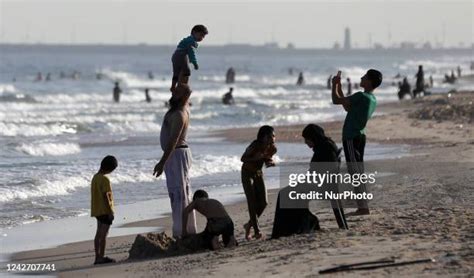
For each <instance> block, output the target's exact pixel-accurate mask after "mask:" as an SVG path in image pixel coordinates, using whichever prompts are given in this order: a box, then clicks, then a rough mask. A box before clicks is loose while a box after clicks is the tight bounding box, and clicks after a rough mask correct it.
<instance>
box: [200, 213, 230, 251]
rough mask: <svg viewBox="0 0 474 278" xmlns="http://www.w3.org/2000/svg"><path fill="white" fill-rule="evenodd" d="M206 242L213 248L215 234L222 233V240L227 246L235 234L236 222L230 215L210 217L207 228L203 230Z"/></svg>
mask: <svg viewBox="0 0 474 278" xmlns="http://www.w3.org/2000/svg"><path fill="white" fill-rule="evenodd" d="M203 235H204V238H205V241H206V244H208V245H209V247H210V248H212V244H211V241H212V239H213V238H214V237H215V236H220V235H222V241H223V242H224V245H225V246H227V244H229V241H230V239H231V237H232V236H234V222H232V219H230V217H222V218H208V219H207V225H206V229H204V232H203Z"/></svg>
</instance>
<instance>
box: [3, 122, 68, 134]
mask: <svg viewBox="0 0 474 278" xmlns="http://www.w3.org/2000/svg"><path fill="white" fill-rule="evenodd" d="M76 132H77V130H76V128H75V127H74V126H71V125H68V124H61V123H53V124H47V125H29V124H14V123H2V122H0V135H3V136H26V137H29V136H47V135H52V136H56V135H60V134H65V133H76Z"/></svg>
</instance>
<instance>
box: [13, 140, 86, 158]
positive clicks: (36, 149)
mask: <svg viewBox="0 0 474 278" xmlns="http://www.w3.org/2000/svg"><path fill="white" fill-rule="evenodd" d="M15 149H16V150H17V151H19V152H23V153H25V154H28V155H31V156H48V155H49V156H61V155H68V154H76V153H80V152H81V148H80V147H79V145H78V144H76V143H33V144H21V145H20V146H18V147H16V148H15Z"/></svg>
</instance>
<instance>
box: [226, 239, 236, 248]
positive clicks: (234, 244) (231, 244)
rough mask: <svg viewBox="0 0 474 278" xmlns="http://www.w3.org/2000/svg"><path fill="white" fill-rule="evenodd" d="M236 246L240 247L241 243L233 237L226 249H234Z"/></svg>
mask: <svg viewBox="0 0 474 278" xmlns="http://www.w3.org/2000/svg"><path fill="white" fill-rule="evenodd" d="M234 246H239V243H238V242H237V240H236V239H235V237H231V238H230V240H229V242H228V243H227V245H226V246H225V247H234Z"/></svg>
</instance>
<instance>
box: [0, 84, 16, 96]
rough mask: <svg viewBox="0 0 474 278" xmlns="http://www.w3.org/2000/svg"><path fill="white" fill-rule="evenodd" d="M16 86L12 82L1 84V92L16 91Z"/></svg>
mask: <svg viewBox="0 0 474 278" xmlns="http://www.w3.org/2000/svg"><path fill="white" fill-rule="evenodd" d="M15 92H16V88H15V86H13V85H11V84H0V94H3V93H15Z"/></svg>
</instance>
